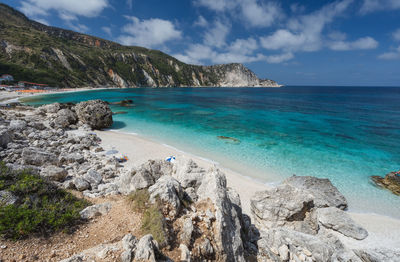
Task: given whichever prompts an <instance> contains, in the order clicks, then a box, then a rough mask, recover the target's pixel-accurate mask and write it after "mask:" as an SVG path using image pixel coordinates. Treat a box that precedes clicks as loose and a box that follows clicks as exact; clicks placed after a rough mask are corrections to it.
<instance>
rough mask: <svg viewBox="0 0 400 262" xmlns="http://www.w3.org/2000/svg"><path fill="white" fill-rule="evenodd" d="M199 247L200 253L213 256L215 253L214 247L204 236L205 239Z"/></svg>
mask: <svg viewBox="0 0 400 262" xmlns="http://www.w3.org/2000/svg"><path fill="white" fill-rule="evenodd" d="M199 248H200V254H201V255H202V256H204V257H211V256H212V255H213V254H214V249H213V247H212V245H211V242H210V240H209V239H208V238H204V240H203V241H202V242H201V243H200V245H199Z"/></svg>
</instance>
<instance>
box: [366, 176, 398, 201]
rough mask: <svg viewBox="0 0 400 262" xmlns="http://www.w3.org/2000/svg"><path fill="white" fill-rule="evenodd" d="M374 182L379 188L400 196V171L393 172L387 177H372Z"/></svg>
mask: <svg viewBox="0 0 400 262" xmlns="http://www.w3.org/2000/svg"><path fill="white" fill-rule="evenodd" d="M371 179H372V181H373V182H374V183H375V184H376V185H377V186H379V187H382V188H385V189H387V190H390V191H391V192H392V193H393V194H395V195H398V196H400V171H397V172H391V173H389V174H387V175H385V177H380V176H372V177H371Z"/></svg>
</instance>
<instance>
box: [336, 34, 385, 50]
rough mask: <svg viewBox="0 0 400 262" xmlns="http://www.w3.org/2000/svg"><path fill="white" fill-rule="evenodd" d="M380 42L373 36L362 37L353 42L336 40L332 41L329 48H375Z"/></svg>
mask: <svg viewBox="0 0 400 262" xmlns="http://www.w3.org/2000/svg"><path fill="white" fill-rule="evenodd" d="M378 45H379V43H378V42H377V41H376V40H375V39H373V38H372V37H369V36H367V37H362V38H360V39H357V40H355V41H353V42H349V41H334V42H332V43H330V46H329V48H330V49H332V50H337V51H348V50H356V49H375V48H377V47H378Z"/></svg>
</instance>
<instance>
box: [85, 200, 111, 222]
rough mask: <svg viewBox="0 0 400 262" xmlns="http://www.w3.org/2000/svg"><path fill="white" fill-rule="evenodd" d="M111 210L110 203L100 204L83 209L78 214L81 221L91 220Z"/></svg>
mask: <svg viewBox="0 0 400 262" xmlns="http://www.w3.org/2000/svg"><path fill="white" fill-rule="evenodd" d="M110 210H111V203H102V204H97V205H93V206H88V207H87V208H85V209H83V210H82V211H81V212H79V214H80V215H81V218H83V219H91V218H94V217H97V216H101V215H105V214H107V213H108V212H110Z"/></svg>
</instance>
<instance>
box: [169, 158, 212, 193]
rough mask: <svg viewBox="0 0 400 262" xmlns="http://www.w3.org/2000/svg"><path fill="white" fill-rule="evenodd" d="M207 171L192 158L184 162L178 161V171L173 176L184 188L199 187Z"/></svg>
mask: <svg viewBox="0 0 400 262" xmlns="http://www.w3.org/2000/svg"><path fill="white" fill-rule="evenodd" d="M205 173H206V171H205V170H204V169H203V168H201V167H199V166H198V165H197V164H196V163H195V162H194V161H193V160H192V159H189V160H188V161H186V162H184V163H183V164H181V163H179V162H178V163H177V171H176V173H175V174H173V176H174V177H175V178H176V180H178V181H179V183H180V184H181V186H182V187H183V188H189V187H192V188H195V189H197V188H198V187H199V186H200V184H201V180H202V179H203V176H204V174H205Z"/></svg>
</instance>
